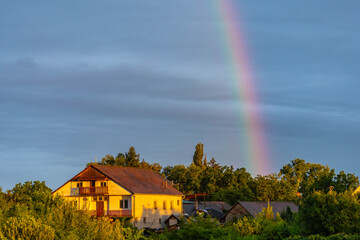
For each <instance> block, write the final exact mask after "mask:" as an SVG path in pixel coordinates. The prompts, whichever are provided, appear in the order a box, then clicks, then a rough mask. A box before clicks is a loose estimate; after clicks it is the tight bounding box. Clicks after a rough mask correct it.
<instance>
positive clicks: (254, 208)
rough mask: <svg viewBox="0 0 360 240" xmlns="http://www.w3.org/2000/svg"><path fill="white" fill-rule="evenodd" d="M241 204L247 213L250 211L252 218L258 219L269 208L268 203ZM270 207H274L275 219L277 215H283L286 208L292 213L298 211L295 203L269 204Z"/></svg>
mask: <svg viewBox="0 0 360 240" xmlns="http://www.w3.org/2000/svg"><path fill="white" fill-rule="evenodd" d="M238 203H240V204H241V205H242V206H243V207H244V208H245V209H246V211H248V212H249V213H250V214H251V216H253V217H256V215H258V214H259V213H260V212H261V210H262V209H263V208H267V206H268V202H242V201H240V202H238ZM269 204H270V206H272V209H273V213H274V217H275V215H276V213H281V212H282V211H286V208H287V207H289V208H290V209H291V211H292V212H297V211H298V209H299V208H298V206H296V204H295V203H293V202H269Z"/></svg>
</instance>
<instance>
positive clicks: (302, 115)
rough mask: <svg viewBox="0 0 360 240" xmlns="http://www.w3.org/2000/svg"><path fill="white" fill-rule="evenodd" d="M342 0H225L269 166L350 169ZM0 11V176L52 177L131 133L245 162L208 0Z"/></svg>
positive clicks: (352, 31)
mask: <svg viewBox="0 0 360 240" xmlns="http://www.w3.org/2000/svg"><path fill="white" fill-rule="evenodd" d="M352 4H353V5H352ZM352 4H343V3H342V2H335V3H333V4H326V3H325V2H320V3H318V2H311V1H307V2H306V3H304V2H301V3H290V2H288V1H282V3H281V4H279V5H278V6H277V7H275V6H274V5H273V4H270V3H267V2H266V1H263V2H262V4H260V5H259V4H256V3H253V2H251V1H245V2H242V5H239V3H236V5H235V7H236V8H235V9H237V8H238V9H237V10H241V13H242V15H241V16H240V17H241V20H242V26H243V27H244V29H243V33H244V37H245V38H246V40H247V45H248V52H249V53H250V57H251V59H250V61H251V62H252V65H253V69H254V73H255V75H256V79H257V89H256V91H257V94H258V96H259V100H260V105H259V106H256V107H257V108H258V109H260V113H261V114H262V117H263V120H264V124H265V126H266V128H265V129H266V132H265V135H266V137H267V141H268V144H269V149H270V153H271V156H270V158H271V159H272V164H271V169H270V170H269V171H277V170H278V169H279V168H280V167H281V166H282V165H283V164H286V163H288V162H289V161H290V160H291V159H293V158H296V157H302V158H305V160H308V161H313V162H320V163H323V164H328V165H329V166H331V167H335V168H336V169H337V170H342V169H344V170H347V171H350V172H352V171H353V169H354V166H355V161H356V159H357V157H358V155H359V149H358V147H357V146H358V145H359V139H358V137H357V136H359V134H360V132H359V131H360V129H359V127H358V125H359V124H358V123H359V120H360V113H359V102H360V97H359V94H358V93H357V90H358V89H359V87H360V82H359V81H358V79H357V78H358V76H359V74H360V70H359V67H358V62H359V57H358V56H359V55H360V54H359V53H360V47H359V44H358V42H359V40H360V33H359V31H358V30H357V27H358V26H359V24H360V18H359V15H358V14H357V9H358V8H357V7H356V6H357V5H358V2H355V1H354V2H352ZM0 16H1V17H0V29H1V30H0V52H1V53H2V54H1V55H0V133H1V134H0V161H1V163H2V165H3V168H2V169H1V170H0V182H1V183H2V186H3V187H5V188H11V187H12V186H13V185H14V184H16V183H18V182H20V181H25V180H36V179H41V180H45V181H46V182H47V184H48V185H49V186H51V187H52V188H55V187H57V186H58V185H60V184H62V183H63V181H65V180H66V179H68V178H70V177H71V176H72V175H74V174H76V173H77V172H78V171H80V170H81V168H82V167H83V166H84V164H85V162H88V161H92V160H93V159H94V157H95V156H97V157H98V159H100V158H101V157H102V156H103V155H105V154H107V153H111V154H117V153H118V152H125V151H127V150H128V148H129V147H130V146H132V145H133V146H135V147H136V149H137V151H139V152H140V153H141V156H142V158H145V159H146V160H147V161H150V162H160V163H161V164H162V165H168V164H170V165H173V164H177V163H182V164H189V163H190V161H191V159H192V154H193V151H194V146H195V144H196V143H197V142H200V141H201V142H203V143H204V144H205V148H206V149H205V150H206V153H207V155H208V157H215V158H216V159H217V160H218V161H219V162H220V163H222V164H233V165H234V166H235V167H243V166H246V167H248V160H247V159H244V158H245V156H246V151H247V149H246V148H247V143H246V142H244V140H243V135H244V128H245V125H244V123H243V119H242V118H243V114H244V113H243V112H242V111H241V109H239V107H240V108H241V107H242V104H243V102H242V101H241V99H239V96H237V93H236V89H234V88H236V86H235V85H236V84H235V83H234V80H233V79H231V74H232V73H231V72H229V66H228V64H229V59H228V56H227V55H226V48H227V47H228V46H226V42H224V39H225V36H224V33H223V30H224V29H222V26H221V24H222V23H221V21H220V19H219V12H218V9H217V8H216V7H214V6H213V5H211V4H209V2H208V1H205V0H204V1H196V2H194V1H190V0H189V1H187V0H186V1H181V2H178V1H157V2H140V1H108V2H107V3H106V4H104V3H103V2H102V3H100V2H98V1H87V2H86V4H84V2H80V1H62V2H56V3H55V2H49V1H32V2H31V3H25V2H23V3H15V2H11V3H4V4H2V7H1V8H0ZM340 159H341V164H339V161H340ZM14 169H16V171H15V170H14Z"/></svg>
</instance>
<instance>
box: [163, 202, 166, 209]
mask: <svg viewBox="0 0 360 240" xmlns="http://www.w3.org/2000/svg"><path fill="white" fill-rule="evenodd" d="M163 209H166V201H164V202H163Z"/></svg>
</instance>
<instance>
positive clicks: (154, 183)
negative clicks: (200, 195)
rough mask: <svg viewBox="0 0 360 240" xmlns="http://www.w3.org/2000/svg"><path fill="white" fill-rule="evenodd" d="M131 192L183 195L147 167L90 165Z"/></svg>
mask: <svg viewBox="0 0 360 240" xmlns="http://www.w3.org/2000/svg"><path fill="white" fill-rule="evenodd" d="M90 167H93V168H94V169H96V170H98V171H99V172H100V173H102V174H104V175H105V176H107V177H108V178H110V179H111V180H113V181H114V182H116V183H117V184H119V185H120V186H122V187H124V188H125V189H127V190H128V191H130V192H132V193H147V194H169V195H183V194H182V193H181V192H179V191H178V190H176V189H175V188H174V187H172V186H171V182H170V181H168V180H166V179H165V178H164V177H163V176H161V175H160V174H158V173H156V172H154V171H153V170H151V169H148V168H135V167H117V166H104V165H91V166H90Z"/></svg>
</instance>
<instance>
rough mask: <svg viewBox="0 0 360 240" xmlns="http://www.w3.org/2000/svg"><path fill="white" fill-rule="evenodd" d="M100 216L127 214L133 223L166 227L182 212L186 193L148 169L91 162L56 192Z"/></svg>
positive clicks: (124, 215) (141, 226)
mask: <svg viewBox="0 0 360 240" xmlns="http://www.w3.org/2000/svg"><path fill="white" fill-rule="evenodd" d="M57 194H59V195H60V196H62V197H64V198H65V199H66V200H67V201H71V202H72V203H73V204H74V206H76V208H77V209H79V210H84V211H87V212H88V213H89V214H91V215H93V216H97V217H101V216H108V217H127V218H131V221H132V223H133V225H134V226H136V227H138V228H139V229H142V228H151V229H156V228H163V227H164V226H165V220H166V219H167V218H168V217H169V216H170V215H172V214H181V213H182V211H183V209H182V198H183V196H184V195H183V194H182V193H181V192H179V191H178V190H176V189H175V188H174V187H173V186H172V184H171V182H170V181H168V180H166V179H165V178H163V177H162V176H161V175H160V174H158V173H156V172H154V171H152V170H151V169H146V168H133V167H117V166H104V165H90V166H89V167H87V168H85V169H84V170H83V171H81V172H80V173H79V174H77V175H76V176H74V177H73V178H71V179H70V180H69V181H67V182H66V183H65V184H63V185H62V186H61V187H59V188H58V189H56V190H55V191H54V192H53V195H57Z"/></svg>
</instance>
